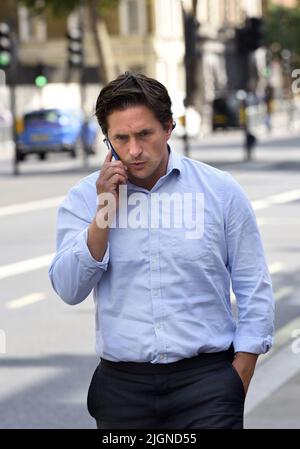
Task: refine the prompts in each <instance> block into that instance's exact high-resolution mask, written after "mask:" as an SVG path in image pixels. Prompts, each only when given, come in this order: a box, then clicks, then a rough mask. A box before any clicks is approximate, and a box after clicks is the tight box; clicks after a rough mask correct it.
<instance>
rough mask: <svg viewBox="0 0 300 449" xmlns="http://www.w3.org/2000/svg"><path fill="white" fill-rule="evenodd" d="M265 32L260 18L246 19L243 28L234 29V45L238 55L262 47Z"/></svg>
mask: <svg viewBox="0 0 300 449" xmlns="http://www.w3.org/2000/svg"><path fill="white" fill-rule="evenodd" d="M264 41H265V31H264V23H263V20H262V19H261V18H258V17H248V18H247V19H246V23H245V26H244V27H243V28H238V29H236V43H237V48H238V51H239V52H240V53H251V52H253V51H255V50H257V49H258V48H260V47H262V46H263V45H264Z"/></svg>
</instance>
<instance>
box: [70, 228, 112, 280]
mask: <svg viewBox="0 0 300 449" xmlns="http://www.w3.org/2000/svg"><path fill="white" fill-rule="evenodd" d="M87 235H88V229H85V230H84V231H82V232H81V233H80V234H79V235H78V236H77V238H76V242H75V244H74V246H73V248H72V250H73V253H74V254H75V255H76V256H77V258H78V259H79V261H80V263H81V264H82V265H83V266H85V267H86V268H89V269H93V268H101V269H102V270H104V271H106V270H107V267H108V262H109V242H107V248H106V251H105V254H104V256H103V258H102V260H101V261H99V260H96V259H94V258H93V256H92V255H91V253H90V250H89V247H88V246H87Z"/></svg>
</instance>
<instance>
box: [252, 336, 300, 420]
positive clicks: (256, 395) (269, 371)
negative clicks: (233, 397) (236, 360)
mask: <svg viewBox="0 0 300 449" xmlns="http://www.w3.org/2000/svg"><path fill="white" fill-rule="evenodd" d="M299 371H300V354H295V353H293V352H292V348H291V345H289V344H288V345H286V346H284V347H283V348H282V349H281V350H280V351H278V352H277V353H276V354H275V355H273V357H272V358H269V359H268V360H267V361H266V362H265V363H264V364H263V365H260V366H258V367H257V369H256V370H255V373H254V376H253V379H252V381H251V384H250V387H249V392H248V395H247V399H246V403H245V414H246V415H247V414H249V413H250V412H251V411H252V410H253V409H254V408H255V407H257V406H258V405H259V404H260V403H261V402H263V401H265V400H266V399H267V398H268V397H269V396H270V395H271V394H272V393H274V392H275V391H276V390H278V388H280V387H281V385H283V384H285V383H286V382H288V380H289V379H291V378H292V377H293V376H295V375H296V374H297V373H298V372H299Z"/></svg>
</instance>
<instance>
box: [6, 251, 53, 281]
mask: <svg viewBox="0 0 300 449" xmlns="http://www.w3.org/2000/svg"><path fill="white" fill-rule="evenodd" d="M53 258H54V254H53V253H51V254H45V255H44V256H40V257H35V258H33V259H27V260H23V261H21V262H17V263H11V264H9V265H3V266H2V267H0V280H1V279H6V278H8V277H11V276H16V275H17V274H23V273H28V272H29V271H34V270H39V269H40V268H44V267H47V266H49V264H50V263H51V261H52V259H53Z"/></svg>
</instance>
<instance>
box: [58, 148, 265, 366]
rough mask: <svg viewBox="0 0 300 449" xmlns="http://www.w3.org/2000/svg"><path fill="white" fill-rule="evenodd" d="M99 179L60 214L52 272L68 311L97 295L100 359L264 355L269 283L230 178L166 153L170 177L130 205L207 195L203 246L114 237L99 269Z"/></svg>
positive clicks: (152, 236) (148, 232)
mask: <svg viewBox="0 0 300 449" xmlns="http://www.w3.org/2000/svg"><path fill="white" fill-rule="evenodd" d="M98 176H99V171H97V172H95V173H92V174H91V175H89V176H87V177H86V178H84V179H82V180H81V181H80V182H79V183H78V184H77V185H75V186H74V187H73V188H72V189H71V190H70V191H69V193H68V195H67V197H66V199H65V200H64V201H63V203H62V204H61V206H60V207H59V211H58V221H57V253H56V256H55V258H54V260H53V262H52V264H51V266H50V269H49V276H50V279H51V282H52V285H53V288H54V290H55V291H56V293H57V294H58V295H59V296H60V297H61V298H62V299H63V300H64V301H65V302H66V303H68V304H78V303H80V302H81V301H83V300H84V299H85V298H86V297H87V296H88V295H89V293H90V292H91V291H92V290H93V293H94V301H95V313H96V352H97V354H98V355H99V356H101V357H102V358H105V359H108V360H112V361H134V362H151V363H170V362H175V361H177V360H179V359H182V358H189V357H193V356H196V355H197V354H198V353H201V352H217V351H224V350H226V349H227V348H228V347H229V346H230V345H231V343H233V345H234V349H235V351H245V352H252V353H256V354H260V353H265V352H267V351H268V350H269V349H270V347H271V346H272V342H273V332H274V300H273V294H272V285H271V280H270V276H269V273H268V268H267V264H266V260H265V256H264V250H263V246H262V242H261V238H260V234H259V230H258V227H257V224H256V219H255V216H254V213H253V210H252V207H251V204H250V202H249V200H248V199H247V197H246V195H245V193H244V192H243V190H242V189H241V187H240V186H239V184H238V183H237V182H236V181H235V180H234V179H233V178H232V177H231V175H229V174H228V173H226V172H223V171H221V170H218V169H216V168H213V167H211V166H208V165H206V164H204V163H201V162H198V161H194V160H191V159H188V158H186V157H181V156H180V155H178V154H176V153H175V152H174V151H172V150H171V152H170V156H169V162H168V168H167V173H166V175H164V176H163V177H162V178H160V179H159V180H158V182H157V183H156V184H155V186H154V187H153V188H152V189H151V190H150V191H148V190H146V189H143V188H141V187H138V186H135V185H133V184H131V183H130V182H128V184H127V185H128V195H130V194H132V193H133V192H143V193H144V194H145V195H146V198H147V199H148V201H149V204H150V200H151V195H153V194H154V193H168V194H172V193H173V192H181V193H192V194H196V193H203V198H204V233H203V236H201V238H200V237H199V238H197V239H186V238H185V237H184V231H186V229H179V228H175V227H174V228H171V229H166V228H164V227H157V226H151V225H150V226H148V227H147V228H137V229H132V228H114V229H111V230H110V236H109V243H108V246H107V250H106V253H105V255H104V257H103V260H102V261H101V262H99V261H96V260H95V259H94V258H93V257H92V255H91V254H90V252H89V249H88V247H87V228H88V226H89V225H90V223H91V222H92V221H93V219H94V217H95V214H96V210H97V196H96V187H95V183H96V180H97V178H98ZM149 208H150V206H149ZM171 213H172V211H171ZM171 218H172V217H171ZM231 284H232V290H233V292H234V294H235V297H236V305H237V312H238V313H237V316H235V314H234V313H233V310H232V305H231V301H230V286H231ZM81 331H82V329H78V332H81Z"/></svg>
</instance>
